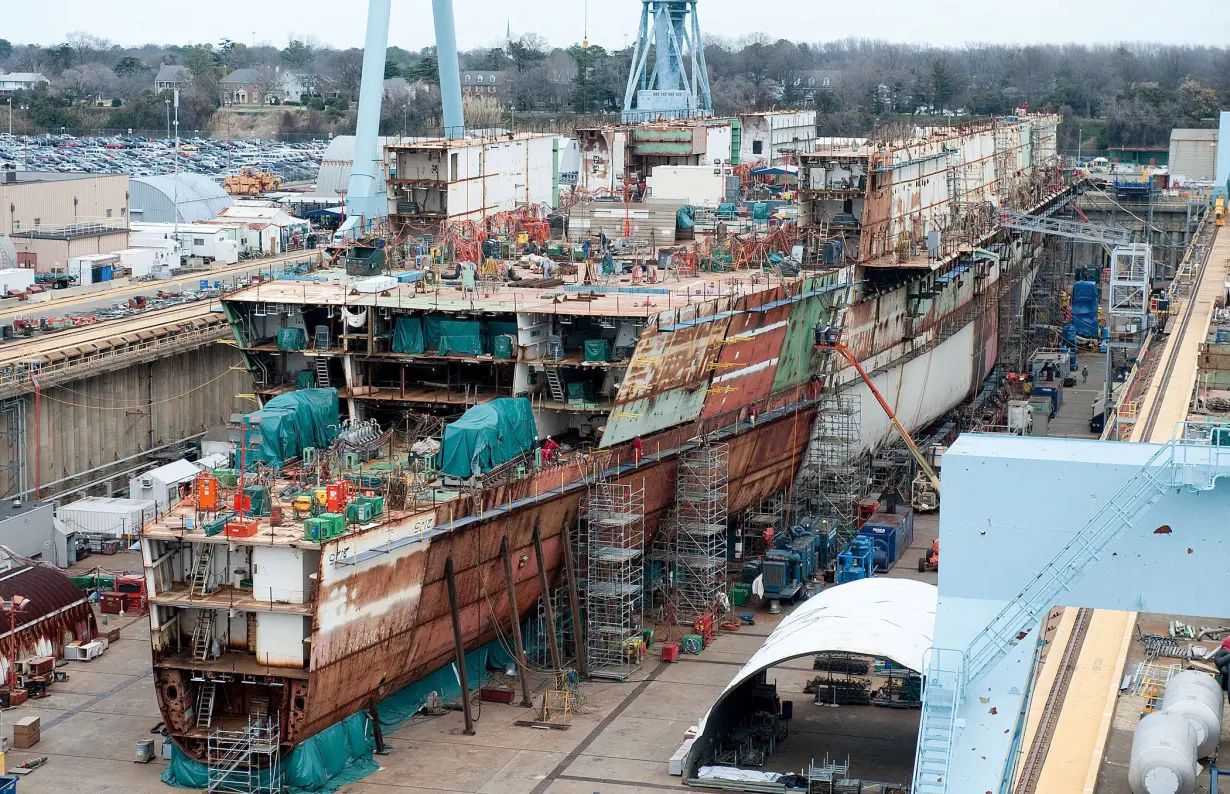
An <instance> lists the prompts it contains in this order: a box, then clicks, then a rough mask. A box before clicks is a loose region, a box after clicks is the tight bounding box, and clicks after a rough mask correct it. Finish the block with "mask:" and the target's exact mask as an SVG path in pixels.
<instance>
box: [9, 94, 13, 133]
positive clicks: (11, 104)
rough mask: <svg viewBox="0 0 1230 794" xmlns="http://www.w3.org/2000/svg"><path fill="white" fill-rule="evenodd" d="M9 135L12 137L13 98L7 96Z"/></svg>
mask: <svg viewBox="0 0 1230 794" xmlns="http://www.w3.org/2000/svg"><path fill="white" fill-rule="evenodd" d="M8 103H9V137H10V138H12V137H13V98H12V97H9V99H8Z"/></svg>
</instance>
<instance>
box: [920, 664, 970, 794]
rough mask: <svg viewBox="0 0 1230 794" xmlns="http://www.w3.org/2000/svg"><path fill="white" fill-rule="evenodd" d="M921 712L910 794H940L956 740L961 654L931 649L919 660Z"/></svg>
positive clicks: (962, 677) (962, 674) (961, 687)
mask: <svg viewBox="0 0 1230 794" xmlns="http://www.w3.org/2000/svg"><path fill="white" fill-rule="evenodd" d="M923 668H924V676H925V678H924V684H923V687H924V688H923V705H922V715H921V716H920V717H919V723H918V746H917V748H915V751H914V786H913V788H912V789H911V791H912V792H913V794H944V792H945V791H947V788H946V787H947V785H948V783H947V781H948V767H949V764H950V762H951V760H952V743H953V740H954V739H956V734H957V728H958V722H957V712H958V710H959V709H960V708H961V701H962V699H963V695H964V688H965V654H963V653H962V652H961V651H954V650H951V649H948V648H932V649H931V650H929V651H927V654H926V656H925V657H924V660H923Z"/></svg>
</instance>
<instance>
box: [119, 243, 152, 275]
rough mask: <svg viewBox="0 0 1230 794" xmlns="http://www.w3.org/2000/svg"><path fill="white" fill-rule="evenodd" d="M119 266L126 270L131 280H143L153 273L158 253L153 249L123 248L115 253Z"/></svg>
mask: <svg viewBox="0 0 1230 794" xmlns="http://www.w3.org/2000/svg"><path fill="white" fill-rule="evenodd" d="M115 255H116V256H118V257H119V258H120V264H121V265H123V266H124V267H126V268H128V270H129V272H130V273H131V274H132V278H145V277H146V276H148V275H150V274H151V273H152V272H153V271H154V264H155V262H156V261H157V259H158V251H156V250H155V249H153V248H125V249H124V250H123V251H116V252H115Z"/></svg>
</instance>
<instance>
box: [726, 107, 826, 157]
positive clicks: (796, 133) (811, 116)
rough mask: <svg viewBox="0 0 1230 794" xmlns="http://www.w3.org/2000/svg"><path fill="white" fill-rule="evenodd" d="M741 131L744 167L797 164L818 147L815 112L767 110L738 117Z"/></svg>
mask: <svg viewBox="0 0 1230 794" xmlns="http://www.w3.org/2000/svg"><path fill="white" fill-rule="evenodd" d="M739 124H740V125H741V127H742V136H741V143H740V151H739V157H740V159H741V160H742V161H743V162H745V163H753V162H756V161H757V160H760V161H763V162H764V163H765V164H766V165H770V166H772V165H780V164H782V163H784V162H787V161H789V162H792V163H795V164H797V163H798V158H799V155H801V154H806V153H808V152H810V151H812V149H814V148H815V145H816V111H814V110H767V111H763V112H760V113H742V114H740V115H739Z"/></svg>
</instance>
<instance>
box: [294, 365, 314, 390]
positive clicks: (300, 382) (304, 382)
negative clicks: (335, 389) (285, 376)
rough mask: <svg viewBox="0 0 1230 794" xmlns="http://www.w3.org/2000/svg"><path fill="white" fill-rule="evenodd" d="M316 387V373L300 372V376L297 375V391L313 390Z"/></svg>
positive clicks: (309, 371)
mask: <svg viewBox="0 0 1230 794" xmlns="http://www.w3.org/2000/svg"><path fill="white" fill-rule="evenodd" d="M315 387H316V373H315V372H312V371H311V370H310V369H304V370H300V371H299V374H297V375H295V388H296V389H312V388H315Z"/></svg>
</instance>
